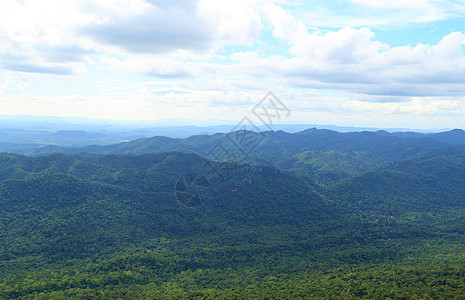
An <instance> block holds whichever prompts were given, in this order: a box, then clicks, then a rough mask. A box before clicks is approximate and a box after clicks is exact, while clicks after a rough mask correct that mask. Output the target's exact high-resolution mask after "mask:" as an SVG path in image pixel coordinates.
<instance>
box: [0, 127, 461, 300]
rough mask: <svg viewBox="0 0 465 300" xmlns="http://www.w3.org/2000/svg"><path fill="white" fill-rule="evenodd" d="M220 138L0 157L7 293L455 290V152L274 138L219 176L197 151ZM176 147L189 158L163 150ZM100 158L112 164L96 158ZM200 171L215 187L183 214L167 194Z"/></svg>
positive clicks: (314, 136)
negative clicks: (200, 201)
mask: <svg viewBox="0 0 465 300" xmlns="http://www.w3.org/2000/svg"><path fill="white" fill-rule="evenodd" d="M218 142H225V145H227V146H228V147H231V149H233V148H232V147H233V146H232V145H231V144H227V139H226V137H225V136H224V135H222V134H217V135H214V136H194V137H191V138H187V139H182V140H181V139H179V140H178V139H167V138H162V137H156V138H153V139H150V140H138V141H134V142H129V143H124V144H117V145H111V146H107V147H103V148H102V147H97V146H93V147H89V148H87V149H93V150H92V151H89V153H87V154H83V153H81V154H73V155H65V154H53V155H48V156H38V157H25V156H20V155H15V154H0V298H23V299H32V298H37V299H63V298H72V299H76V298H77V299H94V298H97V299H99V298H100V299H114V298H122V299H144V298H146V299H147V298H148V299H151V298H156V299H158V298H162V299H163V298H166V299H173V298H175V299H182V298H188V299H190V298H206V299H208V298H211V299H213V298H214V299H249V298H256V299H283V298H288V299H299V298H316V297H323V298H330V299H347V298H349V299H350V298H377V299H381V298H383V299H384V298H391V299H399V298H400V299H407V298H416V299H429V298H454V297H455V298H457V299H460V296H461V295H463V293H464V288H465V282H464V278H465V277H464V275H465V274H464V273H465V269H464V268H463V263H464V262H465V251H464V249H463V246H462V245H463V244H464V242H465V229H464V228H465V205H464V203H465V202H464V200H465V199H464V197H465V196H464V195H465V155H463V154H457V152H459V153H460V151H459V150H454V149H453V150H446V148H444V147H443V145H441V144H439V143H437V142H435V141H432V140H429V139H424V140H422V139H409V138H398V137H395V136H383V135H382V134H375V133H351V134H339V133H335V132H331V131H319V130H308V131H304V132H301V133H297V134H287V133H284V132H269V133H268V137H267V139H266V140H265V141H264V142H263V144H261V145H260V146H259V147H257V149H256V151H255V152H253V154H251V156H249V157H248V158H247V159H243V160H242V161H236V164H235V165H234V168H233V169H231V170H229V174H227V175H226V176H224V177H221V176H217V175H215V174H212V169H211V166H209V165H208V164H207V163H206V161H205V160H204V159H203V158H202V157H200V156H199V155H197V154H194V153H200V154H204V155H205V154H206V153H208V151H209V150H210V149H211V148H210V147H213V146H214V145H215V144H217V143H218ZM173 149H175V150H179V151H182V152H188V153H180V152H163V151H166V150H173ZM81 150H82V149H81ZM102 151H103V152H108V153H110V152H111V153H113V154H108V155H100V154H91V152H94V153H100V152H102ZM235 151H238V150H237V149H236V150H235ZM132 152H163V153H145V154H139V155H129V154H128V153H132ZM120 153H125V154H120ZM244 161H248V162H249V164H246V163H241V162H244ZM210 164H212V165H216V166H218V165H221V162H216V163H215V162H210ZM265 165H271V166H265ZM276 166H278V167H279V168H280V169H278V168H277V167H276ZM283 170H287V171H283ZM194 173H195V174H203V175H204V176H206V177H208V178H209V189H210V191H209V192H210V193H209V194H210V197H209V198H208V199H205V201H204V203H203V204H202V205H201V206H199V207H195V208H186V207H184V206H183V205H181V204H180V203H178V202H177V200H176V198H175V197H174V190H175V188H176V185H177V182H178V180H179V179H180V178H181V177H182V176H183V175H185V174H194ZM186 190H187V189H186Z"/></svg>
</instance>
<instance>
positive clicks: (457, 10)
mask: <svg viewBox="0 0 465 300" xmlns="http://www.w3.org/2000/svg"><path fill="white" fill-rule="evenodd" d="M464 16H465V2H464V1H457V0H437V1H429V0H377V1H372V0H346V1H343V0H339V1H336V0H334V1H333V0H327V1H314V0H310V1H300V0H287V1H286V0H282V1H263V0H234V1H223V0H199V1H197V0H183V1H180V0H109V1H103V0H101V1H97V0H67V1H62V0H40V1H39V0H1V1H0V115H33V116H58V117H81V118H90V119H107V120H148V121H154V122H159V123H160V124H165V123H166V124H169V125H195V124H196V123H201V124H203V125H205V124H209V125H217V124H234V123H236V122H240V121H241V120H242V119H243V118H244V117H247V118H249V119H250V120H253V122H256V123H259V122H260V119H259V118H256V115H254V114H253V111H252V110H253V109H254V107H256V106H257V105H260V104H261V103H263V102H261V101H262V100H263V99H264V97H266V95H267V94H268V93H269V92H272V93H273V94H274V95H275V96H276V97H277V98H278V99H279V103H281V104H283V105H285V107H286V109H287V110H286V113H285V114H284V113H282V114H281V115H280V116H279V118H277V119H276V120H275V121H276V122H280V123H282V124H297V123H301V124H303V123H308V124H332V125H339V126H367V127H378V128H418V129H432V128H465V17H464ZM265 101H266V98H265ZM276 116H277V115H276ZM254 117H255V119H253V118H254ZM278 119H279V120H278ZM257 125H261V124H257Z"/></svg>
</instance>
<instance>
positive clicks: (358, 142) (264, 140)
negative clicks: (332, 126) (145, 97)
mask: <svg viewBox="0 0 465 300" xmlns="http://www.w3.org/2000/svg"><path fill="white" fill-rule="evenodd" d="M461 132H462V131H460V130H454V131H451V132H445V133H440V134H431V135H424V134H421V133H418V134H415V133H405V134H400V133H392V134H390V133H387V132H382V131H378V132H367V131H365V132H349V133H339V132H336V131H331V130H324V129H315V128H313V129H307V130H304V131H301V132H297V133H287V132H284V131H266V132H260V133H258V132H251V131H244V132H233V133H228V134H222V133H218V134H215V135H197V136H191V137H189V138H184V139H172V138H167V137H162V136H155V137H152V138H146V139H138V140H134V141H130V142H125V143H119V144H114V145H108V146H97V145H95V146H87V147H82V148H62V147H56V146H46V147H43V148H40V149H34V150H31V151H19V152H22V153H23V154H28V155H44V154H50V153H56V152H61V153H68V154H77V153H90V154H141V153H162V152H167V151H179V152H185V153H196V154H198V155H201V156H203V157H206V158H208V159H212V160H217V159H218V158H217V157H215V153H214V152H215V148H216V147H218V145H221V147H223V148H224V149H225V151H227V152H228V153H230V154H229V155H227V156H228V158H231V157H232V158H234V159H235V160H238V161H244V162H249V163H259V164H263V165H274V166H277V167H279V168H281V169H284V170H288V171H292V172H294V173H296V174H297V175H302V176H305V177H306V178H312V179H313V180H314V181H316V182H317V183H319V184H323V185H326V184H329V183H332V182H335V181H338V180H341V179H344V178H348V177H350V176H353V175H356V174H360V173H362V172H366V171H369V170H374V169H376V168H380V167H383V166H386V165H388V164H389V163H392V162H397V161H401V160H407V159H419V158H426V157H434V156H437V155H441V154H443V155H450V154H459V153H465V148H463V146H461V142H460V140H457V142H456V143H455V144H454V143H453V142H451V140H452V139H451V138H447V137H449V136H451V135H452V136H456V135H461ZM464 136H465V134H464ZM463 143H464V145H465V140H464V141H463ZM242 144H244V145H245V146H243V145H242Z"/></svg>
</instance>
